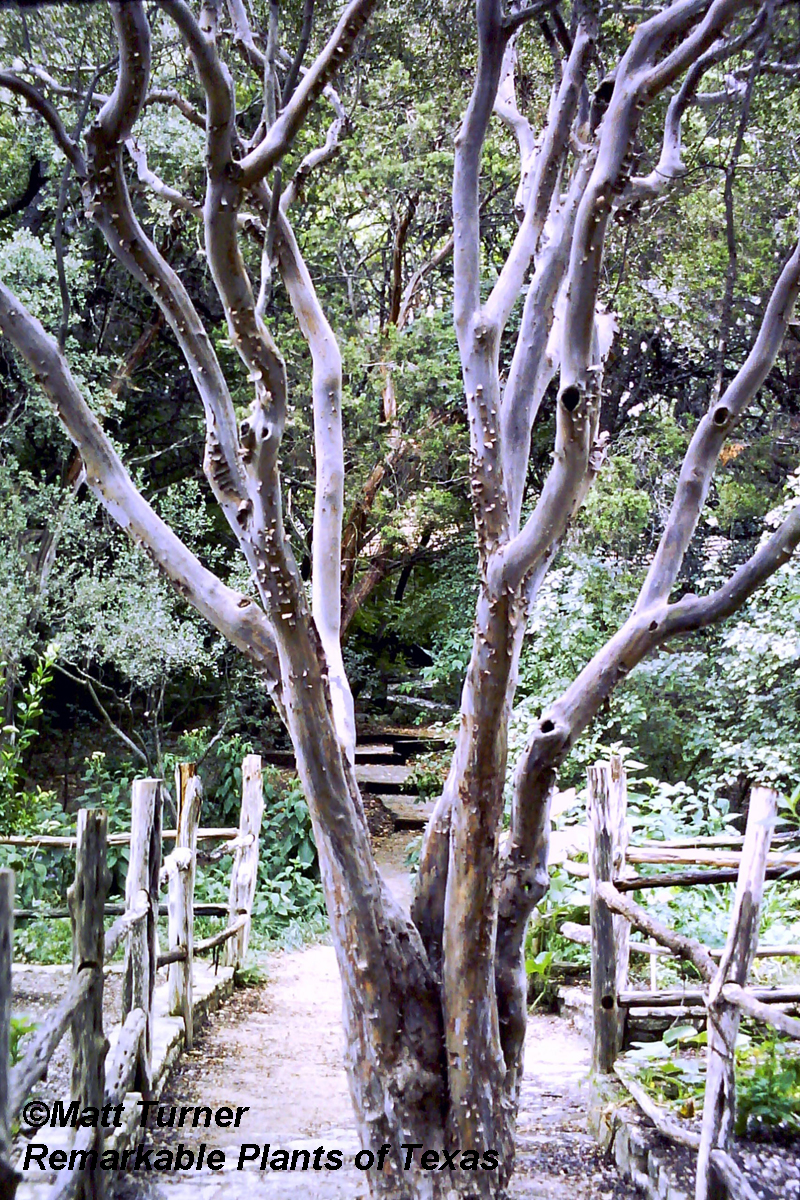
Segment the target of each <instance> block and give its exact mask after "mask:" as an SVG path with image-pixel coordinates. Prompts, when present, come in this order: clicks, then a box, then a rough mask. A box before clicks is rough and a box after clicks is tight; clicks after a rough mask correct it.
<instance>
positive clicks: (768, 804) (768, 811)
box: [695, 787, 778, 1200]
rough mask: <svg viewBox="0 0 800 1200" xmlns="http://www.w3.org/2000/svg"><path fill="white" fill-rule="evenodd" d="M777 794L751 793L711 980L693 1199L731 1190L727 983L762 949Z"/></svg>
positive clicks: (735, 1023) (733, 1027) (733, 1026)
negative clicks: (726, 1165) (723, 1166)
mask: <svg viewBox="0 0 800 1200" xmlns="http://www.w3.org/2000/svg"><path fill="white" fill-rule="evenodd" d="M777 812H778V796H777V793H776V792H773V791H771V790H770V789H769V788H763V787H756V788H753V790H752V792H751V793H750V811H749V813H748V815H747V829H746V830H745V835H744V845H743V846H742V858H741V863H740V866H739V878H738V880H737V883H736V897H735V899H734V903H733V913H732V915H731V923H730V928H729V931H728V940H727V942H726V944H725V949H724V951H723V952H722V958H721V959H720V964H719V968H718V970H717V973H716V975H715V976H714V978H713V980H712V981H711V985H710V987H709V994H708V1000H707V1002H706V1003H707V1008H708V1067H707V1070H706V1093H705V1099H704V1102H703V1128H702V1132H701V1135H700V1149H699V1151H698V1154H697V1182H696V1185H695V1200H724V1198H725V1197H726V1196H727V1195H728V1189H727V1187H726V1185H725V1184H724V1182H723V1181H722V1180H721V1179H719V1178H718V1177H717V1175H716V1172H715V1171H714V1168H713V1165H712V1161H711V1159H712V1156H713V1154H714V1151H715V1150H722V1151H724V1152H725V1153H726V1154H727V1153H730V1149H731V1143H732V1141H733V1130H734V1117H735V1107H736V1080H735V1076H734V1052H735V1048H736V1035H737V1033H738V1032H739V1016H740V1011H739V1009H738V1007H737V1006H736V1005H733V1004H730V1003H728V1002H727V1001H726V1000H725V999H724V998H723V996H722V989H723V987H724V986H725V984H726V983H738V984H739V985H740V986H741V987H744V985H745V984H746V983H747V976H748V974H749V972H750V968H751V966H752V965H753V957H754V955H755V952H756V949H757V947H758V926H759V921H760V917H761V902H762V900H763V897H764V876H765V874H766V869H767V855H768V854H769V847H770V842H771V841H772V834H773V832H774V829H775V819H776V816H777Z"/></svg>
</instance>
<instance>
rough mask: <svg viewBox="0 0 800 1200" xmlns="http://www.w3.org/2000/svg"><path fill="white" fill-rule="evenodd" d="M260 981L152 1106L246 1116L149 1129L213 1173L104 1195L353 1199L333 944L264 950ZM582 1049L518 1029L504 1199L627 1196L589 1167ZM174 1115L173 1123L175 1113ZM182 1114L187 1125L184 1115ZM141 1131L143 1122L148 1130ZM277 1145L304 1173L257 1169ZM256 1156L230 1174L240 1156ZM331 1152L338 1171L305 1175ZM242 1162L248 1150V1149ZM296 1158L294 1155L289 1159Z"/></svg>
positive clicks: (132, 1180) (546, 1031) (545, 1023)
mask: <svg viewBox="0 0 800 1200" xmlns="http://www.w3.org/2000/svg"><path fill="white" fill-rule="evenodd" d="M403 855H404V847H403V846H401V845H400V844H399V843H398V844H397V845H392V846H390V847H386V848H385V849H384V852H383V854H382V857H385V858H386V859H387V860H388V861H387V863H386V871H385V874H386V877H387V882H389V884H390V886H392V888H393V890H397V892H398V893H399V898H401V899H406V898H407V896H408V894H409V889H408V878H407V875H406V874H405V872H404V870H403ZM267 972H268V980H267V982H266V983H265V984H263V985H261V986H258V987H255V988H250V989H247V990H244V991H240V992H238V993H237V994H236V995H235V996H234V998H233V1000H232V1001H231V1002H230V1003H229V1004H228V1005H227V1006H226V1007H225V1009H224V1010H223V1011H222V1012H221V1013H218V1014H216V1015H215V1017H214V1018H213V1019H212V1021H211V1023H210V1024H209V1025H208V1026H207V1027H206V1028H205V1029H204V1030H203V1032H202V1033H201V1035H200V1037H199V1038H198V1041H197V1043H196V1048H195V1050H194V1051H192V1052H191V1053H190V1054H187V1055H185V1056H184V1057H183V1058H182V1059H181V1062H180V1064H179V1067H178V1069H177V1070H176V1071H175V1073H174V1074H173V1076H172V1078H171V1079H170V1081H169V1085H168V1089H167V1092H166V1093H165V1094H164V1096H163V1097H162V1101H161V1104H162V1106H164V1107H168V1106H170V1105H175V1106H177V1108H178V1110H179V1108H180V1106H190V1105H206V1106H209V1107H211V1108H213V1109H217V1108H219V1107H220V1106H221V1105H227V1106H229V1107H230V1108H231V1109H233V1110H235V1109H236V1107H237V1106H238V1107H242V1108H244V1107H246V1108H247V1109H248V1111H247V1112H246V1113H244V1114H242V1117H241V1122H240V1125H239V1128H238V1129H233V1128H213V1127H212V1128H209V1129H205V1128H203V1129H192V1128H190V1127H184V1128H183V1129H178V1128H162V1129H153V1130H152V1133H151V1134H149V1135H148V1144H152V1145H153V1146H154V1147H155V1148H156V1150H157V1149H158V1148H167V1149H169V1150H171V1151H172V1152H173V1154H174V1152H175V1151H176V1149H177V1147H178V1145H179V1144H181V1143H182V1144H183V1145H184V1146H187V1147H190V1148H192V1149H195V1150H196V1148H197V1147H198V1145H199V1144H200V1143H201V1142H204V1143H205V1144H206V1147H207V1149H206V1155H208V1153H209V1152H210V1151H211V1150H212V1149H215V1148H216V1149H221V1150H223V1151H224V1152H225V1165H224V1168H223V1169H222V1170H220V1171H219V1172H211V1171H207V1170H205V1169H203V1170H201V1171H199V1172H198V1171H194V1170H191V1171H185V1170H182V1171H177V1172H175V1171H173V1172H171V1173H166V1174H165V1173H164V1172H163V1171H156V1170H155V1169H154V1170H153V1171H151V1172H147V1171H146V1170H140V1171H137V1172H135V1173H129V1174H128V1175H127V1176H125V1178H124V1180H122V1182H121V1184H120V1186H118V1188H117V1192H116V1200H138V1198H139V1197H143V1198H144V1197H146V1198H148V1200H222V1198H223V1196H224V1197H225V1198H226V1200H240V1198H241V1200H267V1198H269V1200H284V1198H285V1200H290V1198H293V1197H300V1196H303V1197H308V1198H309V1200H316V1198H319V1200H362V1198H366V1197H367V1196H368V1190H367V1184H366V1178H365V1176H364V1174H363V1172H360V1171H358V1170H357V1169H356V1167H355V1166H354V1158H355V1156H356V1154H357V1153H358V1151H359V1149H360V1146H359V1143H358V1140H357V1137H356V1133H355V1128H354V1124H353V1115H352V1109H351V1106H350V1097H349V1093H348V1089H347V1082H346V1079H345V1074H344V1070H343V1068H342V1054H341V1047H342V1034H341V1023H340V1018H341V993H340V987H339V978H338V974H337V970H336V963H335V959H334V952H333V949H332V948H331V947H329V946H312V947H309V948H308V949H305V950H301V951H296V952H293V953H283V954H279V955H274V956H273V957H271V958H270V960H269V962H268V964H267ZM588 1067H589V1057H588V1047H587V1045H586V1043H585V1042H584V1041H583V1039H582V1038H581V1037H580V1036H579V1035H578V1034H577V1033H576V1032H575V1031H574V1030H573V1029H572V1028H571V1026H569V1025H567V1024H566V1023H565V1022H563V1021H559V1020H558V1019H557V1018H555V1017H551V1016H545V1015H535V1016H533V1017H532V1019H531V1021H530V1023H529V1027H528V1039H527V1044H526V1070H525V1081H524V1084H523V1088H522V1105H521V1111H520V1118H519V1136H518V1160H517V1172H516V1175H515V1177H514V1181H513V1184H512V1187H511V1190H510V1193H509V1197H510V1200H635V1198H636V1200H638V1193H637V1192H636V1191H635V1190H632V1189H631V1188H630V1186H629V1185H627V1184H623V1183H622V1182H621V1181H620V1179H619V1176H618V1175H617V1173H616V1171H615V1170H614V1169H613V1168H611V1167H609V1166H607V1165H606V1164H604V1163H603V1161H602V1159H601V1157H600V1155H599V1154H598V1152H597V1150H596V1147H595V1145H594V1142H593V1140H592V1139H591V1138H590V1137H589V1135H588V1134H587V1133H586V1131H585V1126H586V1099H587V1088H586V1082H585V1080H586V1076H587V1073H588ZM179 1115H180V1114H179V1112H178V1113H177V1116H179ZM189 1119H191V1118H189ZM151 1124H152V1121H151ZM267 1144H269V1146H270V1150H269V1151H268V1152H267V1153H268V1161H271V1156H272V1155H273V1153H274V1152H275V1151H277V1150H279V1149H281V1150H288V1151H290V1152H291V1151H294V1150H297V1151H303V1150H306V1151H308V1153H309V1157H310V1158H311V1163H312V1168H311V1169H309V1170H307V1171H302V1170H297V1169H296V1170H295V1171H294V1172H292V1171H279V1170H274V1169H266V1170H261V1169H259V1168H260V1163H261V1155H262V1154H263V1147H264V1146H266V1145H267ZM243 1145H247V1146H250V1147H253V1148H255V1147H260V1148H261V1149H260V1151H259V1153H258V1157H257V1159H256V1161H253V1162H248V1163H246V1164H244V1165H243V1166H242V1168H241V1169H238V1168H239V1162H240V1156H241V1153H242V1151H241V1147H242V1146H243ZM318 1147H324V1152H325V1154H324V1155H320V1157H319V1159H318V1161H320V1162H321V1163H323V1164H324V1163H325V1161H326V1156H327V1155H328V1154H329V1153H330V1152H333V1151H336V1150H338V1151H340V1153H341V1158H342V1166H341V1168H340V1169H338V1170H329V1169H325V1168H324V1166H323V1167H322V1169H321V1170H316V1171H315V1170H313V1162H314V1159H313V1155H314V1152H315V1150H316V1149H317V1148H318ZM252 1152H253V1153H255V1151H252ZM303 1161H304V1159H303V1156H302V1155H300V1156H298V1158H297V1162H298V1164H302V1162H303Z"/></svg>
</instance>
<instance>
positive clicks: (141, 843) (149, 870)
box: [122, 779, 162, 1100]
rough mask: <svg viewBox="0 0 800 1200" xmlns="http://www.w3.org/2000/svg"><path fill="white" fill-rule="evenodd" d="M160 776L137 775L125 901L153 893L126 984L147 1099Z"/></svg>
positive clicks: (131, 940) (132, 944)
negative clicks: (137, 1012)
mask: <svg viewBox="0 0 800 1200" xmlns="http://www.w3.org/2000/svg"><path fill="white" fill-rule="evenodd" d="M161 805H162V794H161V781H160V780H159V779H137V780H135V781H134V784H133V790H132V793H131V849H130V858H129V860H128V875H127V878H126V880H125V906H126V908H131V907H132V906H133V904H134V902H135V900H136V897H137V895H138V893H139V892H140V891H145V892H147V894H148V897H149V911H148V914H147V918H146V920H144V921H139V922H137V923H136V924H135V925H133V926H132V927H131V929H130V931H129V933H128V944H127V949H126V953H125V975H124V978H123V985H122V1019H123V1021H124V1020H125V1018H126V1017H127V1016H128V1014H129V1013H130V1012H131V1011H132V1010H133V1009H134V1008H141V1009H143V1010H144V1013H145V1015H146V1017H147V1026H146V1028H145V1033H144V1036H143V1038H142V1041H141V1048H140V1052H139V1061H138V1063H137V1067H136V1074H135V1077H134V1081H133V1085H134V1089H135V1090H136V1091H139V1092H141V1093H142V1095H143V1096H144V1098H145V1099H146V1100H149V1099H151V1098H152V1090H153V1081H152V1061H153V993H154V992H155V986H156V970H157V966H158V875H159V871H160V870H161Z"/></svg>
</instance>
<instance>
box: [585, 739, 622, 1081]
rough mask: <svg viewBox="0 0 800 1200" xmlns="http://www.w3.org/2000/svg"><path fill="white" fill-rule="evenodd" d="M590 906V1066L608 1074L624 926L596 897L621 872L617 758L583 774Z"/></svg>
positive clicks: (616, 1032)
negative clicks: (586, 775) (586, 776)
mask: <svg viewBox="0 0 800 1200" xmlns="http://www.w3.org/2000/svg"><path fill="white" fill-rule="evenodd" d="M588 785H589V786H588V800H587V819H588V825H589V904H590V912H591V922H592V1018H593V1020H592V1024H593V1036H592V1068H593V1070H595V1071H599V1072H600V1073H601V1074H604V1075H607V1074H609V1073H610V1072H611V1071H612V1070H613V1068H614V1060H615V1059H616V1057H617V1054H618V1053H619V1051H620V1049H621V1046H622V1034H623V1017H622V1016H621V1014H620V1009H619V1005H618V1003H617V997H618V995H619V992H620V991H621V990H623V989H624V987H625V983H626V981H627V975H628V954H629V931H628V928H627V922H624V925H625V928H623V924H622V922H623V919H621V918H617V917H615V916H614V915H613V913H612V912H611V911H610V909H609V908H608V907H607V906H606V904H605V902H604V901H603V900H601V899H600V897H599V896H598V895H597V884H598V883H600V882H603V883H606V882H613V881H614V879H616V878H618V877H619V875H620V874H621V873H622V871H623V868H624V863H625V851H626V849H627V830H626V821H625V815H626V806H627V787H626V780H625V770H624V768H623V766H622V762H621V760H620V758H619V756H618V755H615V756H614V760H613V762H612V764H610V765H609V764H607V763H597V764H596V765H595V766H593V767H590V768H589V772H588Z"/></svg>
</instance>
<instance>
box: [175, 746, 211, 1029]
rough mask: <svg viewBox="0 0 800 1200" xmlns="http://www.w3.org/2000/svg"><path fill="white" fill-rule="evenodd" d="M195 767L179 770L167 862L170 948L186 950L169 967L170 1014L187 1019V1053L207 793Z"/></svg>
mask: <svg viewBox="0 0 800 1200" xmlns="http://www.w3.org/2000/svg"><path fill="white" fill-rule="evenodd" d="M194 771H195V767H194V764H193V763H181V764H180V765H179V766H178V767H176V768H175V783H176V790H177V793H178V825H177V837H176V841H175V850H174V851H173V853H172V854H171V855H170V856H169V858H168V859H167V868H168V872H169V900H168V911H169V948H170V950H176V949H178V948H179V947H181V946H185V947H186V958H185V959H184V960H183V962H176V963H171V964H170V967H169V1011H170V1012H171V1013H172V1014H173V1015H175V1016H181V1017H183V1026H184V1035H185V1040H186V1049H187V1050H191V1048H192V1044H193V1038H194V1030H193V1022H192V964H193V959H194V881H195V865H196V854H197V826H198V822H199V819H200V806H201V804H202V802H203V789H202V785H201V783H200V780H199V778H198V777H197V776H196V775H195V774H194Z"/></svg>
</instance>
